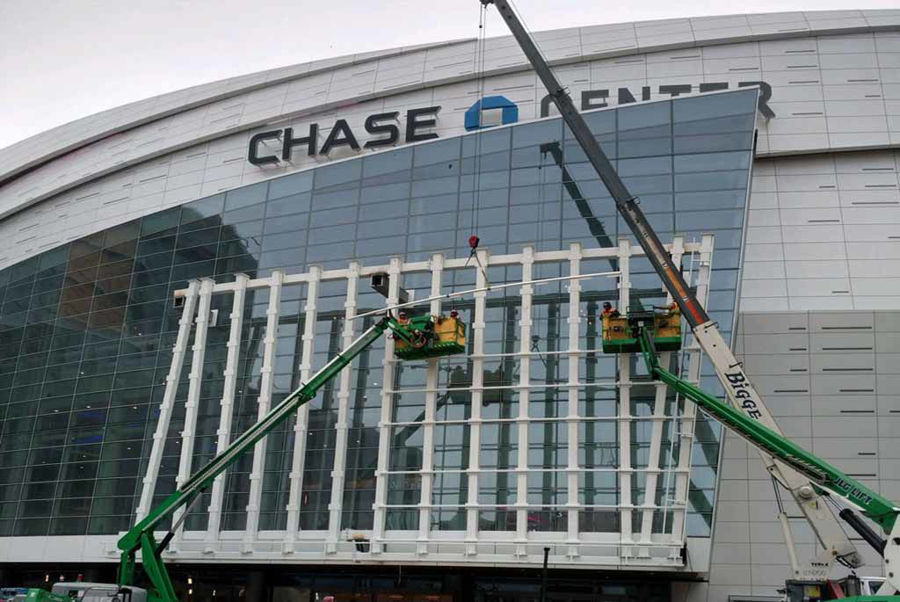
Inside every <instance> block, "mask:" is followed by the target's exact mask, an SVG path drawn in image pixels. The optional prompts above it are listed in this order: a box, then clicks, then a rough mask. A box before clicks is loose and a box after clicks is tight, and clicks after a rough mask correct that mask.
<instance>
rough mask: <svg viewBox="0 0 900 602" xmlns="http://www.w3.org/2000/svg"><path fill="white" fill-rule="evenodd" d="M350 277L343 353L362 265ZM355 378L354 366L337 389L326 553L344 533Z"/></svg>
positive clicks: (349, 339)
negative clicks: (350, 417)
mask: <svg viewBox="0 0 900 602" xmlns="http://www.w3.org/2000/svg"><path fill="white" fill-rule="evenodd" d="M349 272H350V273H349V275H348V276H347V297H346V300H345V301H344V332H343V340H342V344H341V349H346V348H347V347H349V346H350V344H351V343H352V342H353V338H354V329H353V325H354V323H355V321H354V320H353V317H354V316H355V315H356V304H357V291H358V289H359V263H357V262H355V261H354V262H352V263H351V264H350V268H349ZM352 375H353V370H352V364H351V365H350V366H348V367H347V368H345V369H344V370H343V371H342V372H341V380H340V386H339V388H338V394H337V398H338V414H337V422H336V424H335V425H334V428H335V442H334V464H333V465H332V470H331V501H330V503H329V504H328V540H327V541H326V542H325V551H326V553H328V554H335V553H337V544H338V537H339V536H340V532H341V512H342V510H343V502H344V482H345V480H346V474H347V473H346V471H347V467H346V464H347V439H348V434H349V425H348V420H349V415H350V379H351V377H352Z"/></svg>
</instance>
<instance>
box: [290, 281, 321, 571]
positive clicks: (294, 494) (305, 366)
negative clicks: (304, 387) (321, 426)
mask: <svg viewBox="0 0 900 602" xmlns="http://www.w3.org/2000/svg"><path fill="white" fill-rule="evenodd" d="M321 278H322V268H320V267H319V266H311V267H310V269H309V284H308V286H307V289H306V304H305V305H304V306H303V349H302V351H301V352H300V367H299V368H300V382H302V383H305V382H306V381H307V380H308V379H309V377H310V374H312V364H313V353H314V350H315V342H316V322H317V321H318V319H319V282H320V280H321ZM308 429H309V404H303V405H302V406H301V407H300V409H298V410H297V420H296V421H295V423H294V452H293V455H292V457H291V474H290V480H291V488H290V491H289V493H288V504H287V526H286V529H287V534H286V537H285V541H284V552H285V553H288V554H290V553H293V552H294V542H295V540H296V538H297V533H298V532H299V531H300V504H301V499H300V498H301V496H302V493H303V467H304V464H305V462H306V433H307V430H308Z"/></svg>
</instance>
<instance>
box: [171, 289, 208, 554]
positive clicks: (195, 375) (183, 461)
mask: <svg viewBox="0 0 900 602" xmlns="http://www.w3.org/2000/svg"><path fill="white" fill-rule="evenodd" d="M214 285H215V282H214V281H213V280H212V279H210V278H203V279H202V280H201V281H200V302H199V304H198V306H197V318H196V320H194V325H195V327H196V328H195V330H194V346H193V348H192V351H193V355H192V356H191V372H190V374H188V393H187V400H185V403H184V430H183V431H181V457H180V458H179V462H178V475H177V476H176V477H175V487H176V489H180V488H181V486H182V485H183V484H184V483H185V482H186V481H187V480H188V479H189V478H190V477H191V466H192V464H193V460H194V439H195V437H196V434H197V411H198V407H197V406H198V405H199V404H200V387H201V385H202V384H203V359H204V358H205V357H206V336H207V334H208V332H209V312H210V305H211V303H212V290H213V286H214ZM184 512H185V510H184V508H178V509H177V510H175V512H173V513H172V524H173V525H174V524H178V519H179V518H181V516H182V514H184ZM183 533H184V525H183V524H182V525H180V526H179V527H178V529H177V530H176V532H175V537H174V538H173V544H174V543H177V542H178V541H179V540H180V539H181V536H182V534H183ZM173 548H174V546H173Z"/></svg>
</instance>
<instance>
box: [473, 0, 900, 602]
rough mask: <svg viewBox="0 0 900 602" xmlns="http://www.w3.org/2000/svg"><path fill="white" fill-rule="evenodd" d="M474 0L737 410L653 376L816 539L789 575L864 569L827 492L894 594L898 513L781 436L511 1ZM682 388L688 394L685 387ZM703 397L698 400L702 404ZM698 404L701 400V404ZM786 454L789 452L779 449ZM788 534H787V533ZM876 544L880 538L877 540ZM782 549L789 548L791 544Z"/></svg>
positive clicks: (899, 548) (899, 581)
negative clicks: (704, 416) (735, 452)
mask: <svg viewBox="0 0 900 602" xmlns="http://www.w3.org/2000/svg"><path fill="white" fill-rule="evenodd" d="M480 1H481V3H482V4H483V5H488V4H494V5H495V6H496V7H497V10H498V11H499V12H500V16H501V17H502V18H503V20H504V22H505V23H506V25H507V27H508V28H509V30H510V32H512V35H513V37H514V38H515V39H516V42H518V44H519V47H520V48H521V49H522V52H523V53H524V54H525V57H526V58H527V59H528V61H529V62H530V63H531V66H532V67H533V68H534V70H535V72H536V73H537V75H538V77H539V78H540V79H541V82H543V84H544V87H545V88H546V89H547V92H548V93H549V95H550V98H551V99H552V100H553V102H554V104H555V105H556V107H557V109H558V110H559V113H560V115H562V118H563V120H564V121H565V122H566V125H568V126H569V129H570V130H571V132H572V135H573V136H574V137H575V140H576V141H577V142H578V144H579V145H580V146H581V149H582V150H583V151H584V153H585V155H586V156H587V159H588V161H589V162H590V163H591V165H592V166H593V168H594V170H595V171H596V172H597V175H598V176H599V177H600V179H601V180H602V181H603V183H604V185H605V186H606V188H607V190H609V193H610V195H611V196H612V197H613V199H614V200H615V203H616V208H617V209H618V211H619V213H620V215H621V216H622V218H623V219H624V221H625V223H626V224H628V227H629V228H630V229H631V232H632V233H633V234H634V237H635V238H636V239H637V242H638V243H639V244H640V245H641V247H642V248H643V249H644V252H645V253H646V254H647V258H648V259H649V260H650V263H651V264H652V265H653V267H654V269H655V270H656V272H657V274H659V277H660V278H661V279H662V281H663V284H664V285H665V287H666V289H667V290H668V291H669V294H670V295H671V296H672V298H673V300H674V301H675V303H676V304H677V305H678V308H679V309H680V310H681V313H682V314H683V315H684V318H685V320H686V321H687V323H688V325H689V326H690V327H691V330H692V331H693V334H694V337H695V338H696V339H697V342H698V343H699V344H700V347H701V348H702V349H703V351H704V352H705V353H706V355H707V356H708V357H709V359H710V361H711V362H712V364H713V366H714V367H715V370H716V374H717V376H718V378H719V381H721V383H722V386H723V387H724V388H725V391H726V393H727V395H728V399H729V401H730V402H731V404H732V405H733V406H734V407H735V408H737V409H732V408H730V407H727V406H723V405H722V404H721V402H718V400H717V399H716V398H715V397H713V396H710V395H707V394H705V393H703V392H702V391H700V390H699V389H696V388H693V386H692V385H689V383H685V382H683V381H680V380H678V379H677V378H675V377H673V376H672V375H670V374H669V373H667V372H665V371H664V370H661V368H660V367H659V366H658V364H656V365H654V366H652V367H653V373H655V374H656V375H657V376H658V377H659V378H660V380H662V381H663V382H667V383H668V384H671V385H672V386H673V387H675V388H676V390H680V391H681V392H683V394H685V396H687V397H690V398H691V399H694V401H696V402H697V403H698V404H699V405H701V407H703V408H704V409H705V410H706V411H707V413H709V414H710V415H712V416H713V417H714V418H716V419H718V420H720V421H721V422H722V423H723V424H724V425H725V426H727V427H729V428H730V429H732V430H734V431H736V432H738V433H739V434H740V435H741V436H743V437H744V438H746V439H747V440H748V441H750V442H751V443H753V444H754V445H755V446H756V447H757V449H758V450H759V451H760V455H761V456H762V458H763V461H764V463H765V465H766V469H767V470H768V471H769V473H770V474H771V475H772V476H773V477H774V478H775V480H777V481H778V483H780V484H781V485H782V486H784V487H785V488H786V489H787V490H788V491H789V492H790V493H791V496H792V497H793V498H794V500H795V501H796V502H797V505H798V506H799V507H800V509H801V511H802V512H803V514H804V516H805V518H806V519H807V521H808V522H809V524H810V525H811V527H812V529H813V531H814V532H815V533H816V536H817V538H818V539H819V541H820V543H821V544H822V546H823V548H824V552H823V554H822V555H821V556H820V558H818V559H817V561H818V562H815V563H811V564H810V565H809V566H808V567H807V569H806V570H804V571H800V574H799V575H795V576H800V577H808V576H813V575H814V576H816V577H818V578H824V577H826V576H827V570H828V569H830V567H831V564H832V563H833V562H834V560H835V559H840V560H841V561H842V562H844V563H845V564H846V565H848V566H850V567H857V566H860V565H861V564H862V560H861V558H860V556H859V553H858V552H857V551H856V549H855V547H854V546H853V544H852V543H851V542H850V540H849V539H848V538H847V536H846V534H845V533H844V532H843V530H842V529H841V527H840V525H839V523H838V522H837V520H836V518H835V517H834V514H832V512H831V510H830V509H829V507H828V506H827V505H826V504H825V500H824V499H822V496H823V495H827V494H828V493H831V494H833V495H837V496H840V497H841V498H843V499H845V500H846V501H847V502H849V503H850V504H852V505H853V506H855V507H857V508H858V509H860V510H861V511H862V512H863V514H864V515H865V516H867V517H868V518H870V519H872V520H874V521H875V522H876V523H877V524H879V525H880V526H881V527H882V529H884V531H885V533H887V534H888V535H889V538H888V541H887V542H886V545H885V546H881V545H880V544H879V543H878V542H875V541H873V540H872V536H873V535H875V534H874V533H872V532H871V529H869V528H868V526H867V525H866V524H865V523H864V522H863V521H862V520H861V519H860V518H859V517H858V516H857V515H856V514H854V513H853V511H852V510H850V509H844V510H842V511H841V513H840V514H841V518H843V519H844V520H845V521H846V522H847V523H848V524H849V525H850V526H851V527H852V528H853V529H854V530H855V531H856V532H857V533H859V534H860V536H862V537H863V538H864V539H865V540H866V541H867V542H869V543H870V544H876V545H874V547H875V549H876V551H878V552H879V553H880V554H881V555H882V556H883V557H884V559H885V560H884V562H885V575H887V582H886V583H885V584H884V586H883V587H882V588H881V590H879V591H882V590H883V593H886V592H887V591H888V590H890V591H891V593H895V592H897V591H900V572H897V573H894V572H893V571H892V569H891V567H893V566H897V567H898V569H897V570H898V571H900V531H898V529H897V528H896V527H895V523H896V515H897V513H898V512H900V509H898V508H897V506H896V505H894V504H893V503H892V502H890V501H889V500H886V499H884V498H882V497H880V496H878V495H877V494H875V493H873V492H871V491H870V490H868V489H867V488H866V487H865V486H864V485H862V484H861V483H858V482H856V481H854V480H853V479H851V478H850V477H848V476H846V475H844V474H843V473H840V472H839V471H837V469H835V468H833V467H831V466H829V465H828V464H826V463H824V462H823V461H822V460H819V459H818V458H816V457H815V456H813V455H812V454H810V453H808V452H805V451H803V450H802V449H800V448H799V447H797V446H796V445H794V444H793V443H791V442H790V441H788V440H787V439H785V438H784V437H783V435H782V433H781V430H780V429H779V428H778V425H777V424H776V423H775V420H774V419H773V418H772V415H771V413H770V412H769V410H768V408H767V407H766V406H765V404H764V403H763V401H762V398H761V397H760V395H759V394H758V393H757V391H756V389H755V388H754V387H753V385H752V384H751V383H750V379H749V378H748V377H747V374H746V373H745V372H744V368H743V366H742V365H741V364H740V362H738V361H737V359H735V357H734V354H733V353H732V352H731V349H730V348H729V346H728V344H727V343H726V342H725V340H724V339H723V338H722V335H721V333H720V332H719V328H718V326H717V324H716V323H715V322H713V321H712V320H710V318H709V315H707V313H706V311H705V310H704V309H703V307H701V306H700V303H699V302H698V300H697V298H696V296H695V295H694V293H693V292H692V291H691V289H690V288H689V287H688V285H687V283H686V282H685V281H684V278H683V277H682V275H681V270H680V269H679V267H678V266H676V265H675V264H674V263H673V262H672V259H671V257H670V256H669V254H668V252H667V251H666V249H665V247H664V246H663V244H662V242H660V240H659V237H657V235H656V233H655V232H654V231H653V228H652V227H651V226H650V224H649V223H648V222H647V219H646V217H645V216H644V214H643V212H642V211H641V209H640V206H639V204H638V201H637V199H636V198H635V197H634V196H633V195H632V194H631V193H630V192H629V191H628V189H627V188H626V186H625V184H624V182H623V181H622V179H621V178H620V177H619V174H618V173H617V172H616V170H615V168H614V167H613V166H612V164H611V163H610V161H609V159H608V158H607V156H606V154H605V153H604V152H603V150H602V149H601V148H600V144H599V143H598V142H597V139H596V138H595V137H594V135H593V134H592V133H591V130H590V128H589V127H588V125H587V123H585V121H584V118H583V117H582V116H581V114H580V113H579V112H578V110H577V109H576V108H575V105H574V103H573V102H572V99H571V97H570V96H569V94H568V92H566V90H565V88H563V86H562V85H561V84H560V83H559V81H558V80H557V79H556V76H555V75H554V74H553V72H552V71H551V69H550V66H549V65H548V64H547V61H546V60H545V59H544V57H543V56H542V55H541V53H540V51H539V50H538V48H537V46H536V44H535V42H534V40H533V39H532V38H531V35H530V34H529V33H528V31H527V30H526V29H525V27H524V26H523V24H522V22H521V21H520V20H519V18H518V16H517V15H516V14H515V12H514V11H513V9H512V7H511V6H510V3H509V1H508V0H480ZM635 334H638V333H635ZM641 336H643V334H642V335H641ZM651 355H652V354H651ZM648 357H649V356H648ZM648 361H649V360H648ZM667 375H668V376H667ZM667 379H669V380H667ZM669 381H671V382H669ZM676 381H677V383H678V385H677V386H676V384H675V383H676ZM688 387H692V388H691V389H688ZM688 391H690V395H688ZM692 396H693V397H692ZM701 396H703V397H702V398H701ZM701 399H702V401H701ZM713 401H715V402H717V403H718V404H719V406H721V407H718V406H714V405H713V403H712V402H713ZM703 402H707V403H706V405H704V403H703ZM724 410H728V411H727V412H726V411H724ZM737 418H740V420H737ZM775 440H778V441H779V443H778V444H777V445H773V444H771V443H770V441H775ZM787 449H789V450H790V451H789V452H788V451H785V450H787ZM781 518H782V522H783V524H785V525H786V518H784V517H781ZM787 534H788V532H787V531H786V535H787ZM875 538H876V539H878V538H877V536H875ZM787 543H788V545H790V541H788V542H787ZM879 548H882V549H879ZM823 565H824V566H825V567H826V568H825V570H824V571H823V570H822V569H821V568H814V567H821V566H823ZM823 573H824V574H823ZM895 575H896V577H895ZM898 599H900V598H898Z"/></svg>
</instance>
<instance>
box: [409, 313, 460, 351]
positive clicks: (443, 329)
mask: <svg viewBox="0 0 900 602" xmlns="http://www.w3.org/2000/svg"><path fill="white" fill-rule="evenodd" d="M455 314H456V312H452V313H451V315H450V316H449V317H446V316H433V315H431V314H425V315H421V316H412V317H410V318H405V317H404V316H403V315H402V314H401V316H400V318H399V319H398V320H397V325H398V327H399V328H401V329H403V330H404V331H405V333H406V334H407V338H408V339H409V340H408V341H405V340H403V338H402V337H400V336H397V335H396V334H395V335H394V339H395V340H396V344H395V345H394V355H395V356H397V357H398V358H399V359H402V360H417V359H425V358H429V357H441V356H444V355H453V354H455V353H465V352H466V325H465V324H464V323H463V321H462V320H460V319H459V317H458V316H457V315H455Z"/></svg>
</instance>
